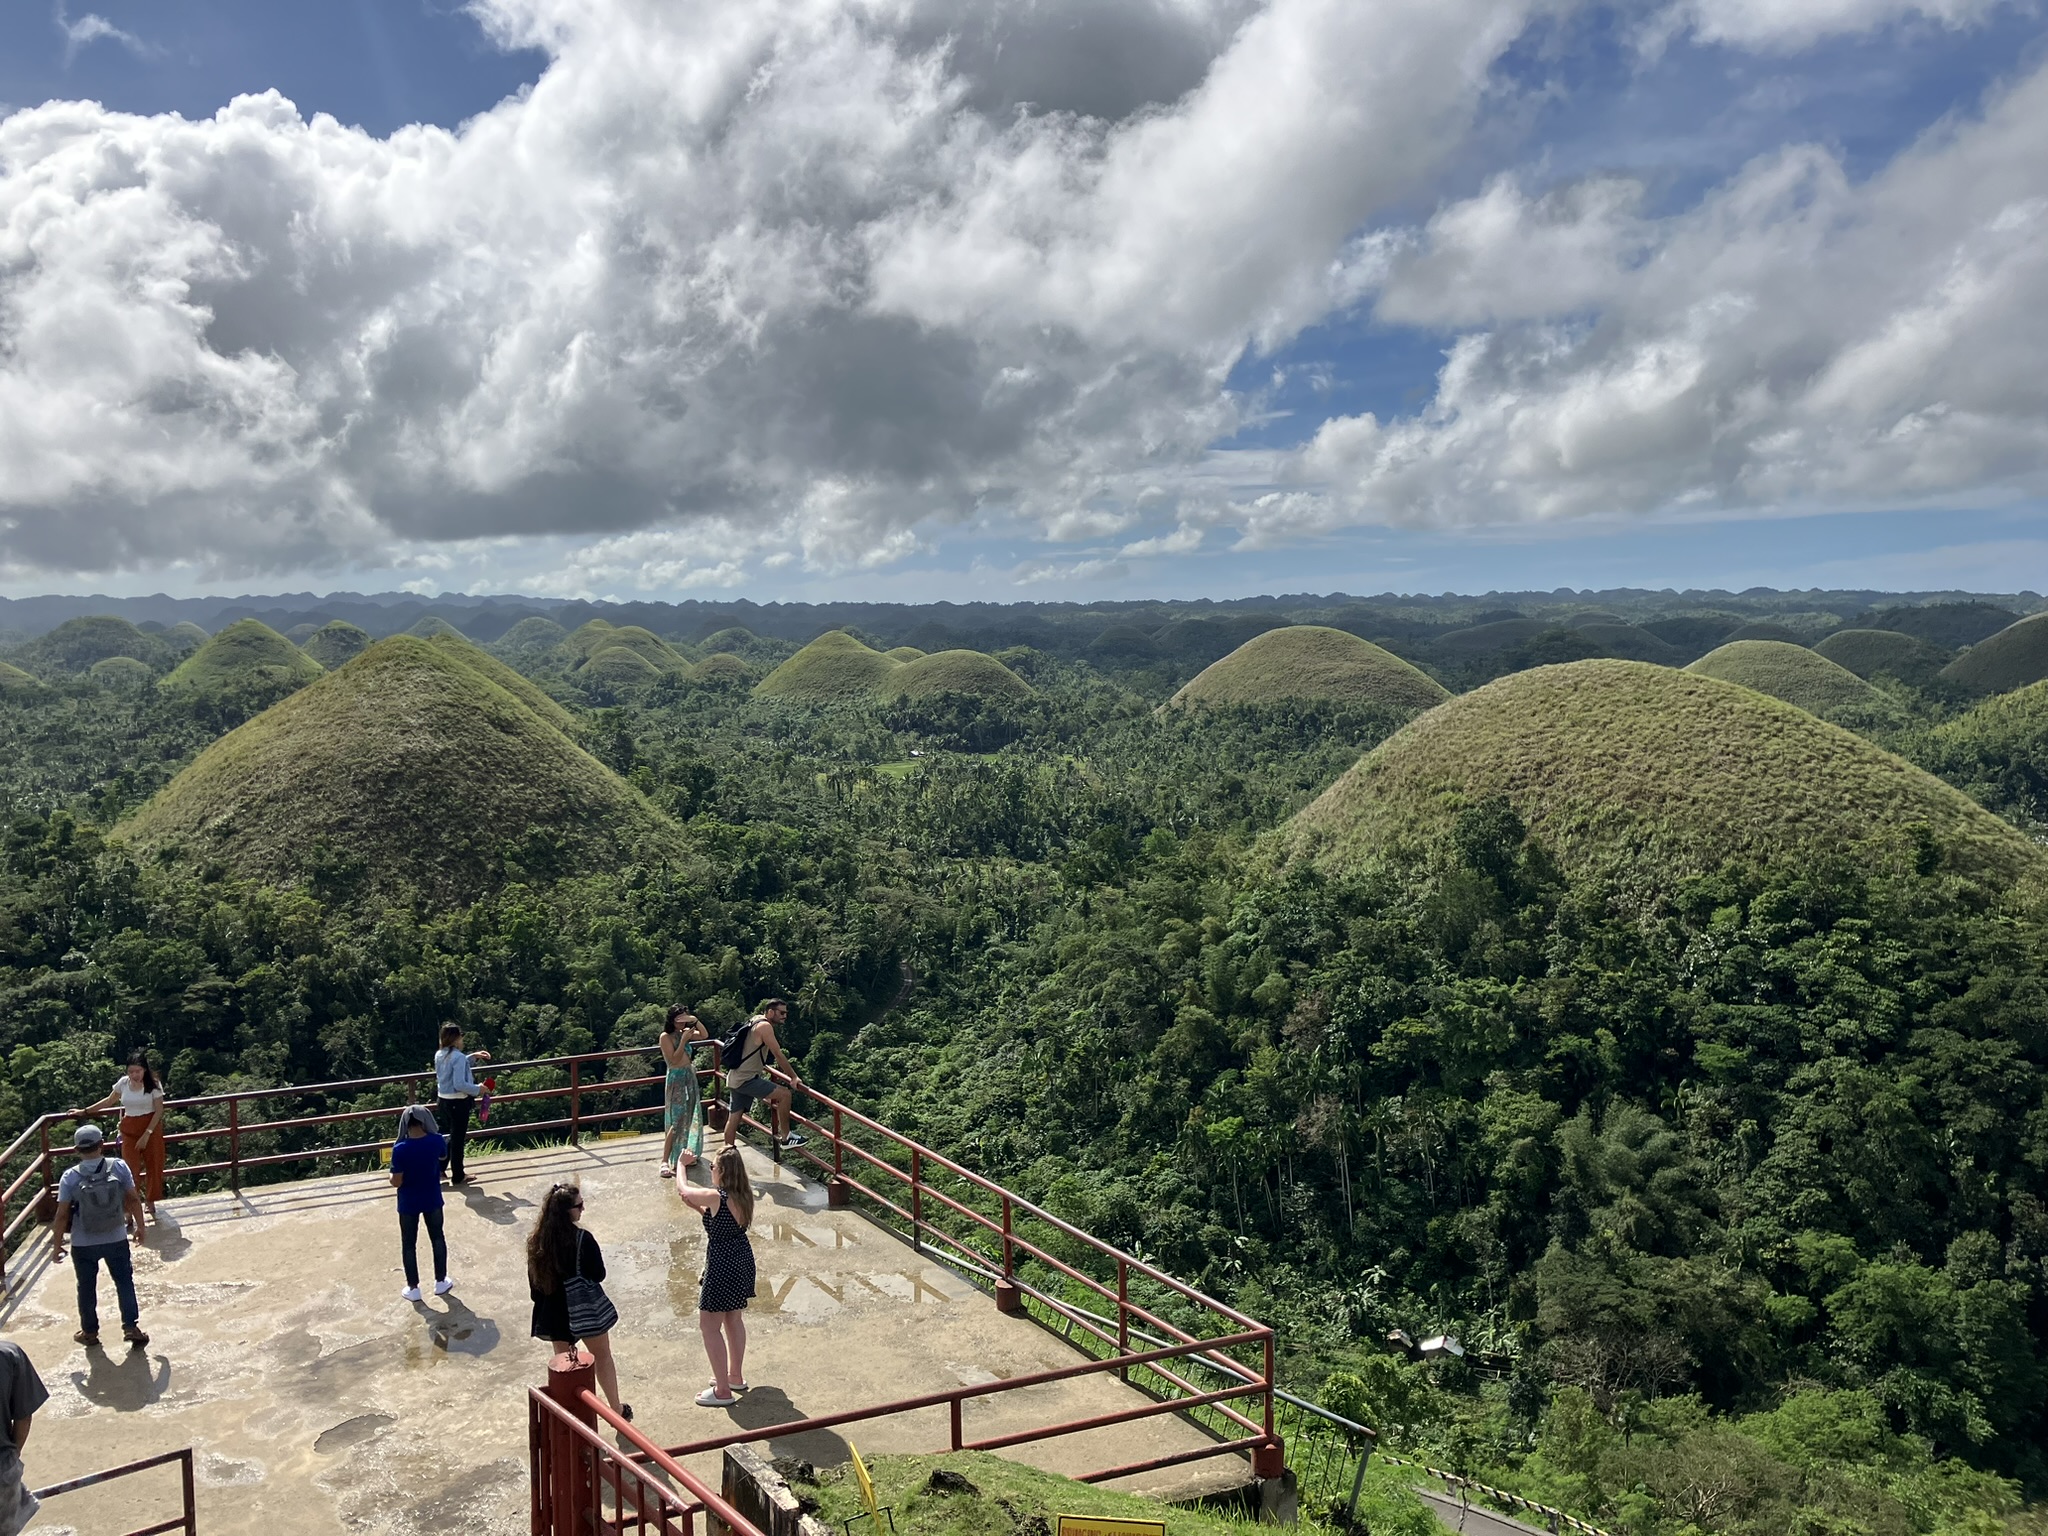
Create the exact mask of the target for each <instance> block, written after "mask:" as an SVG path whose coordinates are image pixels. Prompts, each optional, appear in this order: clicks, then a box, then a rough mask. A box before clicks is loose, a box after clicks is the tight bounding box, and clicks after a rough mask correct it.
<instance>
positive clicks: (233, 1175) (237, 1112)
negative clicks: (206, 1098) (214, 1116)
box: [228, 1095, 242, 1195]
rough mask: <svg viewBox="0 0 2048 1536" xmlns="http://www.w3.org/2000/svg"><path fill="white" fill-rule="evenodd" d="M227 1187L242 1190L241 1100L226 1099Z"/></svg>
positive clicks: (236, 1191)
mask: <svg viewBox="0 0 2048 1536" xmlns="http://www.w3.org/2000/svg"><path fill="white" fill-rule="evenodd" d="M228 1188H229V1189H231V1190H232V1191H234V1193H236V1194H238V1195H239V1194H240V1193H241V1192H242V1100H241V1098H240V1096H239V1095H237V1096H236V1097H234V1098H231V1099H229V1100H228Z"/></svg>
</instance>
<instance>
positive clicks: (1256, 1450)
mask: <svg viewBox="0 0 2048 1536" xmlns="http://www.w3.org/2000/svg"><path fill="white" fill-rule="evenodd" d="M1286 1471H1287V1444H1286V1442H1285V1441H1283V1440H1282V1439H1281V1438H1280V1437H1279V1436H1278V1435H1276V1434H1274V1433H1273V1333H1272V1330H1271V1329H1268V1330H1267V1331H1266V1443H1265V1444H1264V1445H1260V1446H1255V1447H1253V1449H1252V1476H1253V1477H1256V1478H1261V1479H1264V1478H1270V1477H1280V1476H1283V1475H1284V1474H1285V1473H1286Z"/></svg>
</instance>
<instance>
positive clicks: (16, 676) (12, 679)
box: [0, 661, 43, 694]
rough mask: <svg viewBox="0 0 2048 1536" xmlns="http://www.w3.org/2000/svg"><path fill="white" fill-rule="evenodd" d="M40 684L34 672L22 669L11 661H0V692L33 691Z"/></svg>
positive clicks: (40, 685) (39, 686)
mask: <svg viewBox="0 0 2048 1536" xmlns="http://www.w3.org/2000/svg"><path fill="white" fill-rule="evenodd" d="M42 686H43V685H42V684H41V683H39V682H37V681H36V679H35V674H33V673H31V672H24V671H22V670H21V668H19V667H17V666H15V665H14V663H12V662H9V661H0V693H5V694H17V693H34V692H36V691H37V690H38V689H40V688H41V687H42Z"/></svg>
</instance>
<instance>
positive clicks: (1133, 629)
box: [1088, 624, 1159, 662]
mask: <svg viewBox="0 0 2048 1536" xmlns="http://www.w3.org/2000/svg"><path fill="white" fill-rule="evenodd" d="M1158 655H1159V647H1158V645H1157V644H1156V643H1154V641H1153V639H1152V637H1151V636H1150V635H1148V634H1146V633H1145V631H1143V630H1142V629H1139V628H1138V627H1137V626H1136V625H1133V624H1112V625H1110V626H1109V628H1107V629H1105V630H1104V631H1103V632H1102V633H1101V634H1099V635H1097V636H1096V637H1095V638H1094V639H1093V640H1090V641H1089V642H1088V659H1089V660H1090V661H1122V662H1144V661H1152V660H1155V659H1156V658H1157V657H1158Z"/></svg>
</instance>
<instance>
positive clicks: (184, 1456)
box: [32, 1445, 199, 1536]
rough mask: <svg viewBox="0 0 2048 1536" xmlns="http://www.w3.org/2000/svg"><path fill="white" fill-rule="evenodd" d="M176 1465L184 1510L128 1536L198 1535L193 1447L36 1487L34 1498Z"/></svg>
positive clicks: (67, 1491) (46, 1496) (54, 1496)
mask: <svg viewBox="0 0 2048 1536" xmlns="http://www.w3.org/2000/svg"><path fill="white" fill-rule="evenodd" d="M174 1461H175V1462H177V1463H178V1467H179V1482H180V1488H181V1492H182V1493H183V1495H184V1500H185V1507H184V1510H183V1512H182V1513H181V1514H179V1515H178V1517H177V1518H176V1519H174V1520H161V1521H159V1522H157V1523H156V1524H155V1525H145V1526H143V1527H142V1528H141V1529H139V1530H133V1531H129V1532H128V1533H127V1536H163V1533H164V1532H166V1531H183V1532H184V1533H185V1536H198V1530H199V1524H198V1520H199V1510H198V1505H197V1503H196V1502H195V1501H194V1499H193V1491H192V1447H191V1446H189V1445H188V1446H186V1447H185V1448H184V1449H183V1450H182V1451H166V1452H164V1453H163V1455H161V1456H145V1457H144V1458H143V1459H142V1460H141V1461H130V1462H126V1463H124V1464H122V1465H121V1466H118V1467H108V1468H107V1469H106V1470H105V1471H104V1472H88V1473H86V1475H85V1476H84V1477H74V1478H72V1479H71V1480H70V1481H69V1482H66V1483H52V1484H51V1485H50V1486H49V1487H47V1488H37V1489H35V1490H34V1492H33V1494H32V1497H34V1498H36V1499H38V1500H40V1501H43V1502H48V1501H49V1500H51V1499H54V1498H56V1497H57V1496H58V1495H59V1494H63V1493H76V1492H78V1490H79V1489H81V1488H92V1487H96V1486H97V1485H99V1484H100V1483H105V1482H111V1481H112V1480H113V1479H115V1478H117V1477H128V1476H130V1475H131V1474H133V1473H136V1472H147V1471H148V1470H149V1469H150V1468H151V1467H164V1466H169V1465H170V1464H171V1463H172V1462H174Z"/></svg>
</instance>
